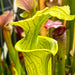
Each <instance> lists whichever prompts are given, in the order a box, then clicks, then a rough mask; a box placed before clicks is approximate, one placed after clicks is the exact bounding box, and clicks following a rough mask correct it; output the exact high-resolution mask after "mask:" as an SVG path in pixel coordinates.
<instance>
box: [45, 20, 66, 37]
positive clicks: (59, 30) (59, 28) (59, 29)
mask: <svg viewBox="0 0 75 75" xmlns="http://www.w3.org/2000/svg"><path fill="white" fill-rule="evenodd" d="M45 28H46V29H47V30H48V29H50V28H55V30H54V31H53V32H52V35H55V36H60V35H62V34H63V33H64V32H65V30H66V27H65V26H63V25H62V22H61V21H59V20H58V21H52V20H50V19H49V20H48V21H47V22H46V24H45Z"/></svg>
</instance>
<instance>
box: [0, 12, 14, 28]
mask: <svg viewBox="0 0 75 75" xmlns="http://www.w3.org/2000/svg"><path fill="white" fill-rule="evenodd" d="M12 19H13V12H12V11H5V12H4V14H2V15H0V25H1V27H2V28H3V27H4V25H7V24H8V23H9V22H10V21H11V20H12Z"/></svg>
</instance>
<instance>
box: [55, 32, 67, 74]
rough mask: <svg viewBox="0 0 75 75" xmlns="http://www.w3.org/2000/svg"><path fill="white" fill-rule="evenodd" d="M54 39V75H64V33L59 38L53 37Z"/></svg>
mask: <svg viewBox="0 0 75 75" xmlns="http://www.w3.org/2000/svg"><path fill="white" fill-rule="evenodd" d="M54 38H55V39H56V40H57V41H58V53H57V55H56V64H55V74H54V75H65V54H66V42H65V40H66V32H65V33H64V34H63V35H61V36H54Z"/></svg>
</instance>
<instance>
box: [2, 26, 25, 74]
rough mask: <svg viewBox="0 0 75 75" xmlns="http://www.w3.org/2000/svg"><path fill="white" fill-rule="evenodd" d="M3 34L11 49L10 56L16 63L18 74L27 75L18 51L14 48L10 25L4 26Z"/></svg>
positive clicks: (9, 49)
mask: <svg viewBox="0 0 75 75" xmlns="http://www.w3.org/2000/svg"><path fill="white" fill-rule="evenodd" d="M3 36H4V40H5V42H6V45H7V48H8V51H9V56H10V57H9V58H10V60H11V61H12V62H13V63H14V64H15V67H16V70H17V72H18V75H21V74H23V75H25V72H24V70H23V68H22V66H21V64H20V61H19V57H18V52H17V51H16V50H15V49H14V47H13V45H12V42H11V31H10V28H9V27H8V26H5V27H4V28H3ZM13 70H14V69H13Z"/></svg>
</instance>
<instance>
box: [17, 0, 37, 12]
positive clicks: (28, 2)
mask: <svg viewBox="0 0 75 75" xmlns="http://www.w3.org/2000/svg"><path fill="white" fill-rule="evenodd" d="M16 4H17V6H18V7H19V8H21V9H24V10H26V11H28V12H32V11H33V10H34V9H35V8H36V0H16Z"/></svg>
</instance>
